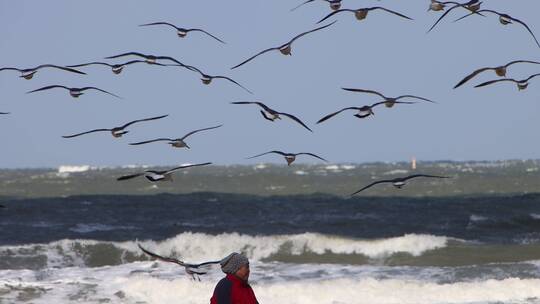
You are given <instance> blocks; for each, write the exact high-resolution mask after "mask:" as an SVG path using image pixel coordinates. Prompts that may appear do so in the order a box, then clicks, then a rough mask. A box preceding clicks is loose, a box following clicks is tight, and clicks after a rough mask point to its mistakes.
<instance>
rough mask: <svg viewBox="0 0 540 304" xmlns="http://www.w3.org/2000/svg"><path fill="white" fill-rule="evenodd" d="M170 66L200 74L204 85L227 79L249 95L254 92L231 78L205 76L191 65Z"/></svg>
mask: <svg viewBox="0 0 540 304" xmlns="http://www.w3.org/2000/svg"><path fill="white" fill-rule="evenodd" d="M167 65H168V66H180V67H184V68H187V69H188V70H192V71H194V72H197V73H199V74H201V81H202V83H204V84H210V83H211V82H212V80H213V79H226V80H228V81H230V82H232V83H234V84H236V85H237V86H239V87H241V88H242V89H244V90H246V91H247V92H248V93H250V94H253V92H251V91H250V90H248V89H247V88H246V87H244V86H243V85H241V84H239V83H238V82H236V81H235V80H234V79H232V78H229V77H227V76H219V75H218V76H213V75H208V74H205V73H203V72H202V71H201V70H199V69H198V68H196V67H194V66H191V65H178V64H167Z"/></svg>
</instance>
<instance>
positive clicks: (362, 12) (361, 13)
mask: <svg viewBox="0 0 540 304" xmlns="http://www.w3.org/2000/svg"><path fill="white" fill-rule="evenodd" d="M315 2H327V3H328V4H329V6H330V9H331V12H330V13H329V14H328V15H326V16H324V17H323V18H322V19H320V20H319V21H318V22H316V23H317V24H319V23H322V22H324V21H326V20H328V19H331V18H334V17H338V16H340V15H345V13H352V14H354V16H355V18H356V19H357V20H358V21H362V20H364V19H366V18H367V16H368V14H369V13H370V12H375V11H380V12H385V13H389V14H392V15H394V16H397V17H399V18H402V19H405V20H413V19H412V18H410V17H408V16H406V15H404V14H402V13H399V12H396V11H393V10H390V9H387V8H384V7H381V6H374V7H364V8H358V9H348V8H342V0H307V1H304V2H302V3H300V4H299V5H298V6H296V7H294V8H292V9H291V11H294V10H297V9H299V8H300V7H302V6H304V5H307V4H313V3H315ZM482 4H483V2H482V1H480V0H471V1H467V2H465V3H459V2H455V1H438V0H430V4H429V8H428V11H436V12H439V11H444V13H443V14H442V15H441V16H440V17H439V18H438V20H437V21H436V22H435V23H434V24H433V26H432V27H431V28H430V29H429V30H428V32H430V31H432V30H433V29H434V28H435V27H436V26H437V25H438V24H439V23H440V21H442V20H443V19H444V18H445V17H446V16H448V15H449V13H450V12H452V11H454V10H457V9H461V10H463V11H466V12H467V14H466V15H464V16H463V17H461V18H459V19H456V20H455V21H454V22H458V21H460V20H463V19H464V18H467V17H469V16H473V15H476V16H481V17H486V15H487V14H491V15H497V16H498V17H499V22H500V23H501V24H503V25H508V24H514V23H518V24H520V25H521V26H523V27H524V28H525V29H526V30H527V31H528V32H529V33H530V35H531V36H532V38H533V39H534V41H535V43H536V44H537V45H538V47H540V43H539V42H538V40H537V39H536V37H535V35H534V33H533V32H532V30H531V29H530V28H529V26H528V25H527V24H526V23H525V22H523V21H521V20H519V19H517V18H515V17H512V16H510V15H508V14H505V13H500V12H497V11H494V10H491V9H482V8H481V6H482ZM336 22H337V21H333V22H330V23H328V24H326V25H323V26H320V27H317V28H314V29H312V30H309V31H306V32H303V33H300V34H298V35H296V36H294V37H293V38H292V39H290V40H289V41H287V42H285V43H283V44H280V45H278V46H275V47H270V48H267V49H265V50H262V51H260V52H258V53H256V54H255V55H253V56H251V57H248V58H247V59H245V60H244V61H242V62H240V63H239V64H237V65H234V66H233V67H231V69H236V68H239V67H241V66H243V65H245V64H247V63H249V62H251V61H252V60H254V59H255V58H257V57H259V56H261V55H263V54H266V53H268V52H271V51H279V52H280V53H281V54H283V55H291V54H292V45H293V43H294V42H295V41H297V40H298V39H300V38H303V37H305V36H307V35H310V34H312V33H315V32H318V31H321V30H325V29H327V28H329V27H330V26H332V25H333V24H335V23H336ZM140 26H141V27H158V26H163V27H168V28H172V29H174V30H175V31H176V33H177V35H178V37H180V38H184V37H186V36H187V35H188V34H191V33H200V34H203V35H206V36H207V37H209V38H211V39H214V40H215V41H217V42H219V43H223V44H224V43H226V42H225V41H224V40H222V39H221V38H218V37H217V36H215V35H213V34H211V33H209V32H207V31H206V30H204V29H200V28H183V27H178V26H176V25H174V24H171V23H168V22H161V21H160V22H152V23H145V24H141V25H140ZM124 57H138V59H132V60H130V61H127V62H125V63H108V62H102V61H93V62H88V63H83V64H76V65H68V66H59V65H53V64H42V65H39V66H37V67H33V68H25V69H21V68H13V67H3V68H0V72H1V71H17V72H20V73H21V76H20V77H21V78H24V79H27V80H30V79H32V78H33V77H34V75H35V74H36V73H37V72H38V71H39V70H41V69H47V68H48V69H59V70H62V71H65V72H70V73H75V74H80V75H81V74H82V75H84V74H86V73H85V72H83V71H80V70H78V68H84V67H87V66H91V65H101V66H106V67H109V68H111V70H112V72H113V73H114V74H120V73H121V72H122V71H123V69H124V68H125V67H127V66H129V65H132V64H143V63H145V64H148V65H155V66H162V67H178V68H182V69H185V70H188V71H191V72H194V73H197V74H199V75H200V77H201V81H202V82H203V83H204V84H206V85H209V84H210V83H211V82H212V81H213V80H215V79H223V80H227V81H229V82H231V83H233V84H235V85H237V86H238V87H240V88H242V89H243V90H245V91H247V92H248V93H251V94H252V92H251V91H250V90H249V89H247V88H246V87H244V86H243V85H241V84H240V83H238V82H237V81H235V80H233V79H232V78H230V77H227V76H222V75H210V74H207V73H205V72H203V71H202V70H200V69H198V68H197V67H194V66H192V65H187V64H185V63H182V62H181V61H179V60H177V59H175V58H173V57H170V56H157V55H151V54H142V53H139V52H127V53H123V54H118V55H114V56H109V57H106V58H105V59H118V58H124ZM158 61H159V62H158ZM514 64H535V65H538V64H540V62H537V61H531V60H515V61H512V62H509V63H507V64H505V65H501V66H495V67H484V68H480V69H478V70H475V71H473V72H472V73H471V74H469V75H467V76H466V77H465V78H463V79H462V80H461V81H459V82H458V83H457V84H456V85H455V87H454V88H458V87H460V86H462V85H464V84H465V83H467V82H469V81H470V80H472V79H473V78H475V77H476V76H478V75H479V74H480V73H483V72H486V71H490V70H492V71H494V72H495V74H496V75H497V76H500V77H506V74H507V69H508V68H509V67H510V66H512V65H514ZM537 76H540V73H538V74H533V75H531V76H529V77H527V78H524V79H514V78H500V79H495V80H490V81H486V82H483V83H480V84H478V85H476V86H475V87H484V86H489V85H492V84H496V83H501V82H513V83H515V84H516V85H517V87H518V89H519V90H524V89H526V88H527V86H528V84H529V81H530V80H532V79H533V78H535V77H537ZM51 89H64V90H67V91H68V92H69V94H70V95H71V96H72V97H74V98H78V97H80V96H81V95H83V94H85V93H86V92H87V91H90V90H93V91H98V92H101V93H105V94H108V95H110V96H113V97H115V98H121V97H120V96H118V95H116V94H113V93H111V92H109V91H106V90H104V89H101V88H98V87H93V86H87V87H80V88H77V87H67V86H64V85H59V84H54V85H49V86H45V87H41V88H38V89H35V90H31V91H29V92H27V93H37V92H43V91H47V90H51ZM342 89H343V90H345V91H349V92H355V93H363V94H370V95H376V96H378V97H380V101H378V102H376V103H373V104H369V105H362V106H351V107H346V108H342V109H339V110H337V111H336V112H333V113H330V114H328V115H326V116H324V117H322V118H321V119H319V120H318V121H317V124H320V123H323V122H325V121H327V120H329V119H331V118H333V117H335V116H337V115H338V114H340V113H342V112H344V111H349V110H353V111H356V114H354V116H355V117H357V118H359V119H364V118H367V117H370V116H373V115H374V108H375V107H377V106H382V105H384V106H385V107H387V108H392V107H394V106H395V105H410V104H415V103H417V102H421V101H423V102H430V103H435V101H433V100H430V99H427V98H424V97H421V96H416V95H408V94H406V95H401V96H397V97H389V96H386V95H384V94H383V93H380V92H377V91H374V90H369V89H361V88H342ZM402 99H409V100H411V99H412V100H415V101H402ZM232 104H234V105H255V106H258V107H259V108H260V109H259V111H260V113H261V115H262V116H263V118H264V119H266V120H268V121H272V122H273V121H276V120H281V119H282V117H286V118H288V119H291V120H292V121H294V122H295V123H297V124H299V125H300V126H302V127H303V128H305V129H307V130H308V131H310V132H313V131H312V129H311V128H310V127H308V126H307V125H306V124H305V123H304V122H303V121H302V120H301V119H299V118H298V117H297V116H295V115H293V114H290V113H286V112H282V111H278V110H275V109H272V108H271V107H269V106H267V105H266V104H264V103H262V102H260V101H238V102H232ZM7 114H10V113H9V112H0V115H7ZM167 116H168V115H161V116H157V117H150V118H143V119H137V120H133V121H131V122H128V123H125V124H123V125H121V126H117V127H112V128H99V129H93V130H89V131H84V132H80V133H76V134H72V135H65V136H63V138H75V137H79V136H83V135H87V134H90V133H96V132H110V133H111V134H112V136H113V137H115V138H119V137H122V136H123V135H125V134H126V133H128V132H129V131H128V130H127V128H128V127H130V126H132V125H133V124H138V123H142V122H148V121H153V120H158V119H163V118H165V117H167ZM221 126H222V125H218V126H213V127H207V128H202V129H197V130H194V131H191V132H189V133H187V134H186V135H184V136H183V137H180V138H164V137H161V138H156V139H149V140H145V141H140V142H134V143H130V145H134V146H137V145H144V144H149V143H155V142H166V143H167V144H169V145H171V146H172V147H176V148H188V149H189V148H190V147H189V145H188V144H187V143H186V141H185V140H186V138H187V137H189V136H191V135H193V134H195V133H198V132H202V131H208V130H212V129H216V128H219V127H221ZM268 154H277V155H280V156H283V157H284V158H285V160H286V162H287V164H288V165H291V164H292V163H293V162H294V161H295V160H296V157H298V156H301V155H305V156H310V157H313V158H316V159H319V160H322V161H325V162H326V159H324V158H322V157H320V156H318V155H316V154H314V153H309V152H300V153H288V152H282V151H277V150H273V151H269V152H265V153H261V154H257V155H255V156H252V157H249V159H251V158H256V157H261V156H264V155H268ZM209 164H211V163H209V162H206V163H200V164H192V165H185V166H179V167H176V168H172V169H170V170H165V171H157V170H146V171H144V172H138V173H136V174H131V175H126V176H121V177H119V178H118V180H120V181H121V180H127V179H131V178H135V177H139V176H144V177H146V178H147V179H148V180H150V181H152V182H156V181H163V180H171V179H172V174H173V173H174V172H175V171H177V170H180V169H185V168H189V167H195V166H205V165H209ZM417 177H429V178H447V177H445V176H436V175H426V174H414V175H410V176H406V177H402V178H396V179H391V180H379V181H376V182H374V183H372V184H370V185H368V186H365V187H363V188H362V189H360V190H358V191H356V192H354V193H353V194H352V195H354V194H357V193H359V192H361V191H364V190H366V189H368V188H370V187H372V186H374V185H377V184H380V183H391V184H392V185H394V186H395V187H397V188H401V187H402V186H403V185H404V184H405V182H406V181H408V180H409V179H412V178H417Z"/></svg>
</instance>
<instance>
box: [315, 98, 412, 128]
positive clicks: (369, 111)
mask: <svg viewBox="0 0 540 304" xmlns="http://www.w3.org/2000/svg"><path fill="white" fill-rule="evenodd" d="M386 103H387V101H380V102H377V103H374V104H372V105H368V106H362V107H347V108H343V109H341V110H339V111H337V112H334V113H330V114H328V115H326V116H325V117H323V118H321V119H319V121H317V123H318V124H319V123H321V122H325V121H327V120H328V119H330V118H332V117H334V116H336V115H338V114H339V113H341V112H343V111H347V110H357V111H358V113H356V114H354V116H355V117H358V118H366V117H369V116H371V115H375V113H374V112H373V108H374V107H376V106H378V105H382V104H386ZM393 103H398V104H413V103H415V102H408V101H393Z"/></svg>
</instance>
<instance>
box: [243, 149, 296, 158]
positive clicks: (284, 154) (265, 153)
mask: <svg viewBox="0 0 540 304" xmlns="http://www.w3.org/2000/svg"><path fill="white" fill-rule="evenodd" d="M272 153H273V154H279V155H283V156H286V155H287V153H284V152H281V151H277V150H274V151H269V152H264V153H261V154H257V155H254V156H251V157H248V158H246V159H252V158H256V157H259V156H263V155H267V154H272Z"/></svg>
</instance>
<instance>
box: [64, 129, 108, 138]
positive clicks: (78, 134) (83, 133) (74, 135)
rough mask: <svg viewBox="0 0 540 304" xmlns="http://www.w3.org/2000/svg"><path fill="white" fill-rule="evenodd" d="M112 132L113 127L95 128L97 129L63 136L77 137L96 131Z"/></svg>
mask: <svg viewBox="0 0 540 304" xmlns="http://www.w3.org/2000/svg"><path fill="white" fill-rule="evenodd" d="M105 131H107V132H110V131H111V129H95V130H91V131H86V132H82V133H77V134H73V135H64V136H62V137H63V138H73V137H77V136H81V135H85V134H90V133H94V132H105Z"/></svg>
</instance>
